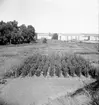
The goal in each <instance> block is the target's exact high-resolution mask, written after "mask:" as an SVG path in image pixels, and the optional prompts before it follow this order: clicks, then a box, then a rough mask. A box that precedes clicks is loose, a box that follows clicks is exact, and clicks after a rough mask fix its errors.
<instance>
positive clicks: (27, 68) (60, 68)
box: [4, 54, 99, 78]
mask: <svg viewBox="0 0 99 105" xmlns="http://www.w3.org/2000/svg"><path fill="white" fill-rule="evenodd" d="M34 75H36V76H38V77H39V76H40V75H43V76H44V77H46V76H48V75H49V76H51V77H53V76H57V77H61V76H64V77H67V76H68V75H69V76H79V77H80V76H81V75H83V76H85V77H88V76H89V75H90V76H91V77H92V78H97V77H98V75H99V72H98V70H97V69H96V68H95V67H93V66H92V65H91V63H90V62H89V61H87V60H85V59H84V58H82V57H81V56H76V55H68V54H64V55H58V54H56V55H55V54H54V55H49V56H47V55H41V54H34V55H33V56H30V57H28V58H27V59H25V60H24V63H23V64H21V65H20V66H17V67H14V68H13V69H12V70H10V71H8V72H6V73H5V75H4V77H6V78H8V77H19V76H22V77H25V76H34Z"/></svg>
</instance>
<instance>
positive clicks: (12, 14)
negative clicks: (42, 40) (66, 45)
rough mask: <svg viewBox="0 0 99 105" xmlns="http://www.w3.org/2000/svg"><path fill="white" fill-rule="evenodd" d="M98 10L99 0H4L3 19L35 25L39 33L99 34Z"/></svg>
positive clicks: (0, 3) (1, 3)
mask: <svg viewBox="0 0 99 105" xmlns="http://www.w3.org/2000/svg"><path fill="white" fill-rule="evenodd" d="M98 9H99V5H98V0H0V21H1V20H3V21H12V20H17V21H18V23H19V25H20V24H26V25H29V24H31V25H33V26H34V27H35V30H36V32H39V33H40V32H58V33H98V24H99V21H98Z"/></svg>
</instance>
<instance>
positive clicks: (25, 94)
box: [0, 77, 92, 105]
mask: <svg viewBox="0 0 99 105" xmlns="http://www.w3.org/2000/svg"><path fill="white" fill-rule="evenodd" d="M83 79H84V78H83ZM85 80H86V83H90V82H92V80H91V79H85ZM83 86H84V84H83V83H82V81H79V78H77V77H75V78H73V79H72V78H42V77H41V78H36V77H35V78H33V77H32V78H28V77H27V78H24V79H22V78H18V79H14V80H12V81H10V82H9V83H8V84H7V85H6V86H5V87H4V88H3V89H2V93H1V95H0V97H2V98H3V99H4V100H5V101H7V102H8V103H13V105H14V104H15V103H17V104H18V105H32V104H33V103H35V105H42V104H44V103H47V102H48V100H55V99H56V98H58V97H60V96H63V95H66V94H67V92H73V91H75V90H77V89H78V88H80V87H83Z"/></svg>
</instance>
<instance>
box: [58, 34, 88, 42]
mask: <svg viewBox="0 0 99 105" xmlns="http://www.w3.org/2000/svg"><path fill="white" fill-rule="evenodd" d="M85 39H87V38H85V37H84V35H83V34H67V33H66V34H65V33H64V34H63V33H59V34H58V40H62V41H70V40H72V41H73V40H75V41H83V40H85Z"/></svg>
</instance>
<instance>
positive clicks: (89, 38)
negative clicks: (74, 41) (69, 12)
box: [84, 34, 99, 41]
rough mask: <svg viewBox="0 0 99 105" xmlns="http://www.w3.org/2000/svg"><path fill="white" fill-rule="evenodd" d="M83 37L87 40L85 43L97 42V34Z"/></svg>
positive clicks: (98, 36) (98, 37) (98, 35)
mask: <svg viewBox="0 0 99 105" xmlns="http://www.w3.org/2000/svg"><path fill="white" fill-rule="evenodd" d="M84 37H86V38H87V41H99V34H84Z"/></svg>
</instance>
